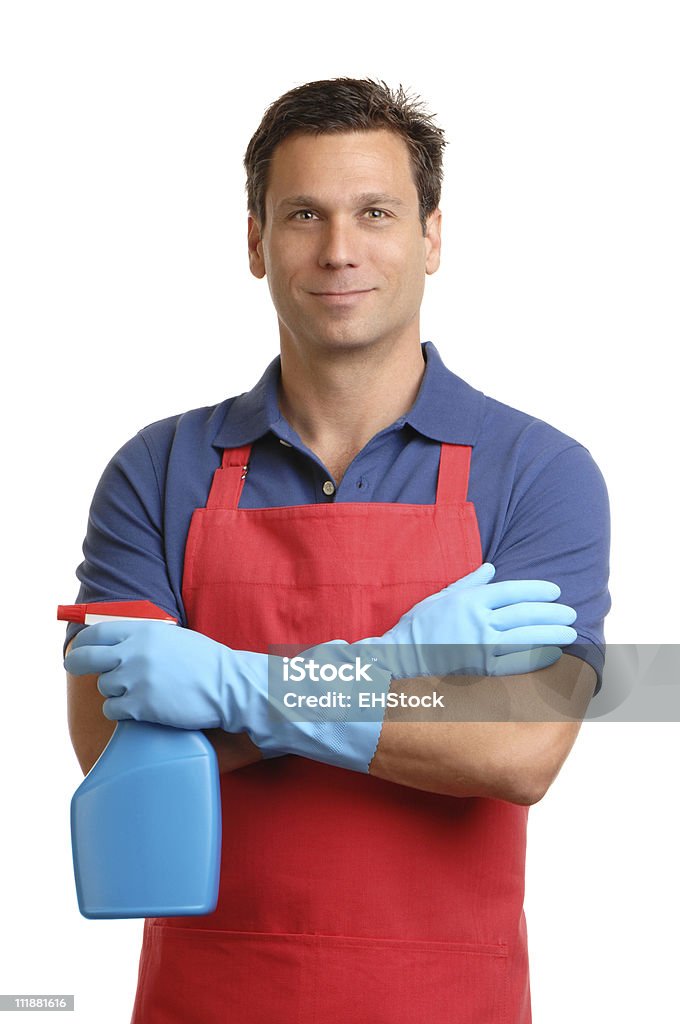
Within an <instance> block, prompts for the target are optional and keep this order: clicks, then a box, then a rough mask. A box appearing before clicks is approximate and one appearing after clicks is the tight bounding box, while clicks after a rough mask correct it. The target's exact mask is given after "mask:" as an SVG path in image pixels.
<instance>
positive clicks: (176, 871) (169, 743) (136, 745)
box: [57, 601, 222, 918]
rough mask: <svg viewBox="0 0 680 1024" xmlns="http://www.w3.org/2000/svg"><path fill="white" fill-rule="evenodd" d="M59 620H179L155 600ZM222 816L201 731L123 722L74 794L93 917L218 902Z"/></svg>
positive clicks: (199, 910) (80, 873) (81, 872)
mask: <svg viewBox="0 0 680 1024" xmlns="http://www.w3.org/2000/svg"><path fill="white" fill-rule="evenodd" d="M57 617H58V618H59V619H62V620H65V621H67V622H82V623H84V624H85V625H90V624H91V623H94V622H102V621H105V620H107V619H111V618H119V619H132V618H134V619H160V620H162V621H165V622H168V623H169V624H173V623H175V624H176V620H175V619H173V618H172V617H171V616H169V615H167V614H166V613H165V612H164V611H162V609H160V608H158V607H157V606H156V605H154V604H151V602H149V601H110V602H97V603H94V604H79V605H78V604H77V605H60V607H59V609H58V612H57ZM221 841H222V818H221V804H220V782H219V769H218V765H217V756H216V754H215V751H214V749H213V747H212V745H211V743H210V742H209V741H208V739H207V738H206V737H205V736H204V735H203V733H202V732H192V731H189V730H185V729H172V728H170V727H169V726H165V725H156V724H152V723H150V722H130V721H125V722H118V724H117V725H116V728H115V730H114V733H113V736H112V737H111V739H110V740H109V742H108V744H107V746H106V748H105V749H104V751H103V752H102V754H101V756H100V757H99V760H98V761H97V762H96V764H95V765H94V766H93V768H92V769H91V771H90V772H89V773H88V775H87V776H86V777H85V779H84V780H83V782H82V783H81V785H80V786H79V787H78V789H77V790H76V791H75V793H74V795H73V798H72V800H71V846H72V850H73V867H74V871H75V880H76V892H77V895H78V906H79V907H80V912H81V914H83V915H84V917H90V918H103V917H106V918H112V917H174V916H181V915H188V914H209V913H211V911H213V910H214V909H215V907H216V906H217V894H218V888H219V872H220V849H221Z"/></svg>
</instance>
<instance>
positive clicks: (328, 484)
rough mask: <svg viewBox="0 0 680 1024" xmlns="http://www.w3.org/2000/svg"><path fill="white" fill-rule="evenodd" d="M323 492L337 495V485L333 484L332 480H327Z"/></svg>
mask: <svg viewBox="0 0 680 1024" xmlns="http://www.w3.org/2000/svg"><path fill="white" fill-rule="evenodd" d="M322 490H323V493H324V494H329V495H330V494H335V484H334V483H333V481H332V480H326V483H325V484H324V485H323V488H322Z"/></svg>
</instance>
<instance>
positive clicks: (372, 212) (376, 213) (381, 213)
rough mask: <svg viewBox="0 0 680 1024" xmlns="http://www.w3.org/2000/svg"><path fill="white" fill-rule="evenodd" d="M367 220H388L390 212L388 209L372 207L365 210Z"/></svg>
mask: <svg viewBox="0 0 680 1024" xmlns="http://www.w3.org/2000/svg"><path fill="white" fill-rule="evenodd" d="M364 213H365V215H366V219H367V220H387V218H388V217H389V213H388V212H387V210H380V209H378V208H377V207H375V206H372V207H370V208H369V209H368V210H364Z"/></svg>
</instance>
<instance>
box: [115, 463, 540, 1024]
mask: <svg viewBox="0 0 680 1024" xmlns="http://www.w3.org/2000/svg"><path fill="white" fill-rule="evenodd" d="M249 455H250V446H247V447H244V448H239V449H232V450H225V452H224V457H223V462H222V466H221V468H219V469H218V470H217V471H216V472H215V475H214V477H213V483H212V488H211V491H210V496H209V498H208V504H207V507H206V508H202V509H196V510H195V512H194V514H193V518H192V521H191V527H190V530H189V536H188V540H187V546H186V552H185V564H184V579H183V591H182V595H183V599H184V604H185V607H186V611H187V617H188V624H189V626H190V627H191V628H192V629H195V630H199V631H200V632H202V633H205V634H207V635H208V636H211V637H213V638H214V639H215V640H218V641H219V642H220V643H224V644H227V645H229V646H230V647H233V648H236V649H241V650H252V651H260V652H266V651H267V649H268V647H270V646H272V645H275V644H298V643H299V644H304V645H305V646H312V645H314V644H318V643H322V642H324V641H327V640H332V639H337V638H339V637H342V638H343V639H346V640H349V641H354V640H358V639H361V638H362V637H366V636H379V635H381V634H382V633H384V632H385V631H386V630H387V629H389V628H390V627H391V626H393V625H394V623H395V622H396V621H397V619H399V618H400V616H401V615H402V614H403V613H404V612H405V611H407V610H408V609H409V608H411V607H412V606H413V605H414V604H416V602H418V601H420V600H422V599H423V598H424V597H427V596H428V595H429V594H432V593H434V592H435V591H438V590H441V589H442V588H443V587H445V586H446V585H447V584H449V583H451V582H453V581H454V580H457V579H459V578H460V577H461V576H464V575H466V574H467V573H468V572H471V571H472V570H473V569H475V568H477V567H478V566H479V565H480V564H481V560H482V558H481V545H480V540H479V531H478V527H477V519H476V515H475V510H474V506H473V505H472V504H471V503H469V502H467V500H466V499H467V480H468V471H469V464H470V448H469V447H464V446H460V445H449V444H442V447H441V457H440V468H439V482H438V487H437V499H436V503H435V504H434V505H405V504H399V503H378V502H374V503H336V504H321V505H295V506H290V507H285V508H264V509H239V508H238V502H239V498H240V494H241V490H242V487H243V478H244V476H245V474H244V472H243V467H244V466H245V465H247V463H248V458H249ZM221 784H222V815H223V846H222V867H221V882H220V897H219V904H218V907H217V910H216V911H215V912H214V913H213V914H210V915H207V916H203V917H194V918H191V917H182V918H154V919H150V920H148V921H147V922H146V923H145V928H144V941H143V947H142V956H141V961H140V973H139V986H138V991H137V999H136V1002H135V1011H134V1015H133V1024H193V1022H196V1024H218V1022H219V1024H224V1022H234V1024H354V1022H356V1024H365V1022H368V1021H370V1022H371V1024H414V1021H423V1022H427V1024H445V1022H446V1024H529V1022H530V1020H531V1011H530V1003H529V974H528V964H527V944H526V931H525V921H524V912H523V909H522V907H523V899H524V857H525V846H526V822H527V808H526V807H520V806H518V805H515V804H510V803H506V802H504V801H501V800H490V799H483V798H466V799H460V798H455V797H448V796H440V795H438V794H434V793H426V792H422V791H420V790H417V789H410V788H409V787H407V786H401V785H397V784H395V783H391V782H386V781H384V780H382V779H378V778H375V777H374V776H371V775H363V774H361V773H356V772H351V771H347V770H345V769H341V768H332V767H329V766H327V765H323V764H319V763H316V762H313V761H309V760H306V759H305V758H300V757H293V756H286V757H279V758H273V759H271V760H267V761H263V762H259V763H257V764H254V765H250V766H248V767H246V768H242V769H240V770H238V771H234V772H230V773H225V774H223V775H222V776H221Z"/></svg>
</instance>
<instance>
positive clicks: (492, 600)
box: [67, 79, 609, 1024]
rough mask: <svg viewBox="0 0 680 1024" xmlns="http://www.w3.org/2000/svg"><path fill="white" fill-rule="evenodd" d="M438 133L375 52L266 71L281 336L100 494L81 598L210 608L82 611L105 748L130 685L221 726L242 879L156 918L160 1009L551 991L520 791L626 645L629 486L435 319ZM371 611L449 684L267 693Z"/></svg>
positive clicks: (79, 659)
mask: <svg viewBox="0 0 680 1024" xmlns="http://www.w3.org/2000/svg"><path fill="white" fill-rule="evenodd" d="M443 145H444V142H443V137H442V133H441V131H440V130H439V129H438V128H436V127H435V126H434V125H433V123H432V120H431V118H430V117H429V116H428V115H427V114H426V113H425V112H424V111H423V110H422V108H421V107H420V105H419V104H418V103H417V102H413V101H411V100H409V99H408V98H407V97H406V96H405V95H404V94H403V93H402V91H401V90H400V91H399V92H398V93H392V92H390V91H389V90H388V89H387V88H386V87H384V86H383V85H379V84H376V83H374V82H371V81H356V80H351V79H339V80H334V81H329V82H316V83H310V84H308V85H305V86H302V87H300V88H298V89H294V90H292V91H291V92H289V93H287V94H285V95H284V96H282V97H281V98H280V99H279V100H277V101H276V102H275V103H274V104H272V106H271V107H270V108H269V109H268V111H267V112H266V114H265V116H264V119H263V121H262V124H261V125H260V127H259V129H258V130H257V132H256V133H255V135H254V137H253V139H252V140H251V143H250V145H249V147H248V151H247V154H246V170H247V175H248V203H249V214H250V216H249V220H248V250H249V259H250V268H251V271H252V273H253V274H254V275H255V276H256V277H258V278H263V277H265V276H266V278H267V281H268V284H269V289H270V292H271V296H272V300H273V303H274V306H275V308H276V312H277V315H278V321H279V333H280V357H279V358H277V359H276V360H274V362H273V363H272V364H271V365H270V366H269V368H268V370H267V371H266V373H265V374H264V376H263V378H262V380H261V381H260V382H259V384H258V385H257V386H256V387H255V388H254V389H253V390H252V391H250V392H248V393H246V394H243V395H240V396H238V397H236V398H231V399H228V400H227V401H225V402H223V403H221V404H220V405H218V406H216V407H214V408H211V409H198V410H193V411H192V412H189V413H186V414H185V415H184V416H180V417H173V418H172V419H169V420H164V421H162V422H160V423H156V424H152V425H151V426H150V427H147V428H145V429H144V430H143V431H141V433H140V434H139V435H137V437H136V438H134V439H132V441H130V442H129V443H128V444H127V445H125V446H124V448H123V449H121V451H120V452H119V453H118V454H117V455H116V456H115V457H114V459H113V460H112V462H111V463H110V465H109V466H108V468H107V470H106V472H105V473H104V476H103V478H102V481H101V483H100V485H99V488H98V490H97V493H96V495H95V498H94V501H93V505H92V510H91V514H90V524H89V528H88V535H87V538H86V542H85V547H84V551H85V561H84V562H83V564H82V565H81V566H80V568H79V572H78V575H79V578H80V580H81V584H82V585H81V590H80V595H79V600H81V601H96V600H106V599H108V600H111V599H128V600H129V599H135V598H139V599H143V598H146V599H149V600H152V601H154V602H155V603H156V604H158V605H159V606H161V607H162V608H164V609H165V610H166V611H168V612H170V613H172V614H174V615H176V617H177V618H178V619H179V621H180V623H181V624H182V625H183V626H186V627H189V628H186V629H179V630H171V631H167V630H165V631H164V632H163V629H164V627H162V626H161V627H160V628H156V629H154V628H153V625H154V624H151V625H150V626H148V627H147V626H145V627H142V628H141V629H139V628H137V627H138V625H139V624H136V625H135V624H133V625H132V626H130V627H129V628H127V627H125V628H121V627H120V626H116V627H115V629H114V630H113V631H112V630H111V629H109V628H108V626H104V627H100V626H93V627H88V629H86V630H85V631H84V632H83V633H82V634H81V635H80V636H79V637H78V638H77V639H76V640H75V641H74V642H73V645H72V649H71V651H70V653H69V655H68V658H67V668H68V669H69V670H70V672H71V673H72V675H71V677H70V679H69V713H70V726H71V733H72V737H73V742H74V746H75V749H76V752H77V754H78V756H79V758H80V761H81V764H82V766H83V768H84V769H87V768H89V766H90V765H91V764H92V762H93V761H94V759H95V758H96V757H97V756H98V754H99V752H100V750H101V748H102V747H103V745H104V743H105V742H106V740H107V738H108V736H109V735H110V730H111V723H110V721H109V719H115V718H129V717H131V718H138V719H147V720H153V721H161V722H164V723H165V724H169V725H175V726H178V727H184V728H205V729H210V730H211V731H210V732H209V736H210V737H211V739H212V741H213V743H214V746H215V749H216V751H217V753H218V757H219V762H220V769H221V772H222V775H221V784H222V802H223V819H224V826H225V827H224V831H225V835H224V840H223V851H222V867H221V883H220V899H219V904H218V908H217V910H216V911H215V913H214V914H211V915H208V916H206V917H198V918H174V919H155V920H150V921H147V923H146V925H145V935H144V945H143V950H142V960H141V965H140V979H139V989H138V994H137V1000H136V1004H135V1014H134V1018H133V1019H134V1021H135V1022H136V1024H155V1022H159V1024H160V1022H165V1021H179V1020H187V1021H191V1020H196V1021H199V1020H200V1021H201V1024H211V1022H213V1021H215V1022H216V1021H232V1020H233V1021H238V1022H239V1024H248V1022H260V1021H265V1020H266V1021H270V1020H276V1021H278V1022H280V1024H285V1022H288V1021H302V1022H308V1021H309V1022H312V1021H315V1022H316V1021H319V1022H323V1024H329V1022H335V1021H337V1022H343V1024H346V1022H351V1021H369V1020H370V1021H374V1022H376V1021H378V1022H385V1024H388V1022H389V1024H399V1022H402V1021H404V1022H405V1021H409V1022H412V1021H414V1020H423V1021H425V1020H426V1021H428V1022H429V1024H440V1022H444V1021H447V1022H449V1021H455V1022H457V1024H467V1022H473V1021H474V1022H481V1021H485V1022H487V1021H488V1022H490V1021H508V1022H510V1021H512V1022H522V1024H525V1022H527V1021H529V1020H530V1012H531V1011H530V1001H529V980H528V965H527V944H526V931H525V923H524V914H523V910H522V904H523V890H524V853H525V841H526V819H527V813H528V807H529V805H531V804H532V803H535V802H536V801H537V800H539V799H541V797H542V796H543V795H544V793H545V792H546V790H547V789H548V787H549V786H550V784H551V782H552V781H553V779H554V778H555V776H556V774H557V772H558V771H559V769H560V767H561V765H562V763H563V762H564V759H565V758H566V756H567V754H568V752H569V750H570V748H571V746H572V744H573V742H574V740H575V738H576V734H577V732H578V725H579V719H580V717H581V716H582V714H583V711H584V709H585V707H586V706H587V702H588V700H589V699H590V697H591V696H592V694H593V691H594V689H595V687H596V685H597V680H598V678H599V675H600V673H601V669H602V661H603V635H602V624H603V620H604V617H605V615H606V612H607V611H608V608H609V597H608V592H607V559H608V510H607V498H606V492H605V489H604V485H603V482H602V479H601V476H600V474H599V472H598V470H597V468H596V466H595V465H594V463H593V461H592V459H591V458H590V456H589V454H588V452H587V451H586V450H585V449H584V448H582V447H581V446H580V445H579V444H578V443H577V442H575V441H574V440H572V439H571V438H568V437H566V436H565V435H563V434H561V433H560V432H558V431H556V430H554V429H553V428H551V427H549V426H548V425H547V424H545V423H542V422H541V421H538V420H535V419H532V418H531V417H529V416H526V415H525V414H523V413H520V412H518V411H516V410H514V409H510V408H509V407H507V406H504V405H502V404H500V403H498V402H495V401H493V400H491V399H488V398H486V397H485V396H483V395H482V394H481V393H480V392H477V391H475V390H474V389H472V388H470V387H469V386H468V385H467V384H465V383H464V382H463V381H462V380H460V379H459V378H457V377H455V376H454V375H453V374H452V373H450V372H449V371H448V370H447V369H446V368H445V367H444V365H443V363H442V361H441V359H440V357H439V355H438V353H437V350H436V349H435V348H434V346H433V345H432V344H431V343H429V342H428V343H426V344H422V343H421V340H420V332H419V310H420V305H421V300H422V295H423V288H424V281H425V276H426V275H427V274H431V273H434V272H435V271H436V270H437V268H438V266H439V253H440V232H441V214H440V211H439V208H438V203H439V192H440V184H441V167H442V150H443ZM491 563H493V564H491ZM494 567H495V577H494ZM559 588H561V591H562V593H561V598H562V600H563V601H564V602H567V603H566V604H562V603H558V602H557V601H556V598H557V597H558V596H560V589H559ZM572 608H573V610H572ZM574 619H576V621H575V628H572V627H571V623H572V622H574ZM169 634H172V636H170V635H169ZM71 635H72V634H69V639H70V637H71ZM207 638H209V639H207ZM331 641H346V642H349V643H350V644H352V645H356V646H353V647H351V648H347V646H346V644H341V643H337V644H335V645H331V644H330V642H331ZM367 642H370V645H369V648H368V649H369V650H370V651H371V652H373V651H376V652H377V653H376V654H375V655H373V657H374V659H375V664H376V665H377V668H378V679H379V680H382V683H381V684H379V685H382V688H383V695H385V694H386V693H387V691H388V689H389V693H390V694H393V695H394V696H395V697H398V696H399V695H400V694H406V695H409V696H414V695H415V696H418V695H420V696H426V695H427V693H429V694H432V693H433V692H435V691H436V692H437V693H440V694H444V695H445V697H446V702H447V710H446V714H444V715H442V716H440V717H438V716H434V715H432V716H431V720H429V721H428V720H427V719H426V717H425V718H424V717H423V716H419V719H418V721H414V720H412V716H411V715H410V714H409V713H408V712H405V711H404V709H403V708H402V707H397V708H394V709H388V710H386V711H384V712H383V713H382V714H380V713H378V714H377V715H375V714H373V716H372V717H371V716H366V717H364V718H361V716H360V715H359V714H358V713H357V712H355V711H352V712H349V713H348V715H347V716H346V719H345V720H343V721H340V722H337V721H325V722H324V721H321V722H318V721H317V722H316V723H313V724H312V725H308V724H307V723H306V722H304V721H300V722H297V721H295V720H294V718H293V717H292V718H291V720H290V721H284V722H280V723H276V724H272V721H271V719H269V718H268V716H267V714H266V706H267V685H266V681H267V658H266V652H267V651H268V650H269V649H270V648H271V647H272V645H279V644H293V645H297V646H298V648H299V647H307V648H312V647H313V646H314V645H320V644H326V643H328V645H329V646H327V647H325V648H323V650H325V652H326V656H327V657H329V656H330V655H329V651H331V650H335V652H336V657H337V659H338V660H339V661H341V662H342V661H343V658H344V659H346V655H347V652H348V650H349V651H352V652H354V651H357V650H359V651H360V650H361V649H362V647H363V648H364V649H366V643H367ZM441 645H449V646H447V647H442V646H441ZM532 648H533V649H534V650H533V653H532ZM563 649H566V651H565V653H563V654H562V650H563ZM248 652H251V653H248ZM442 652H443V654H442ZM140 653H141V654H142V655H143V662H144V665H145V666H146V667H145V669H144V671H143V672H140V671H138V669H136V668H133V667H132V666H134V665H138V664H139V660H138V657H137V656H138V655H139V654H140ZM560 654H561V655H562V656H561V657H560ZM532 658H533V660H531V659H532ZM449 673H455V674H454V675H450V674H449ZM74 674H75V675H77V678H74V677H73V676H74ZM98 676H100V678H99V683H98V685H99V687H100V689H101V694H103V695H104V696H106V697H107V700H106V703H105V705H104V712H105V715H106V716H107V717H104V715H102V713H101V712H102V697H101V695H100V693H99V692H98V690H97V677H98ZM444 676H448V678H442V677H444ZM428 677H429V681H428ZM432 677H434V682H435V685H434V687H433V683H432ZM454 684H455V685H454ZM151 694H153V699H152V697H151ZM166 697H167V699H166ZM546 707H547V708H548V709H550V708H555V709H556V710H555V712H554V713H553V712H552V711H550V712H549V713H548V714H546V713H545V711H546ZM546 719H548V720H546ZM550 719H557V720H550Z"/></svg>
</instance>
